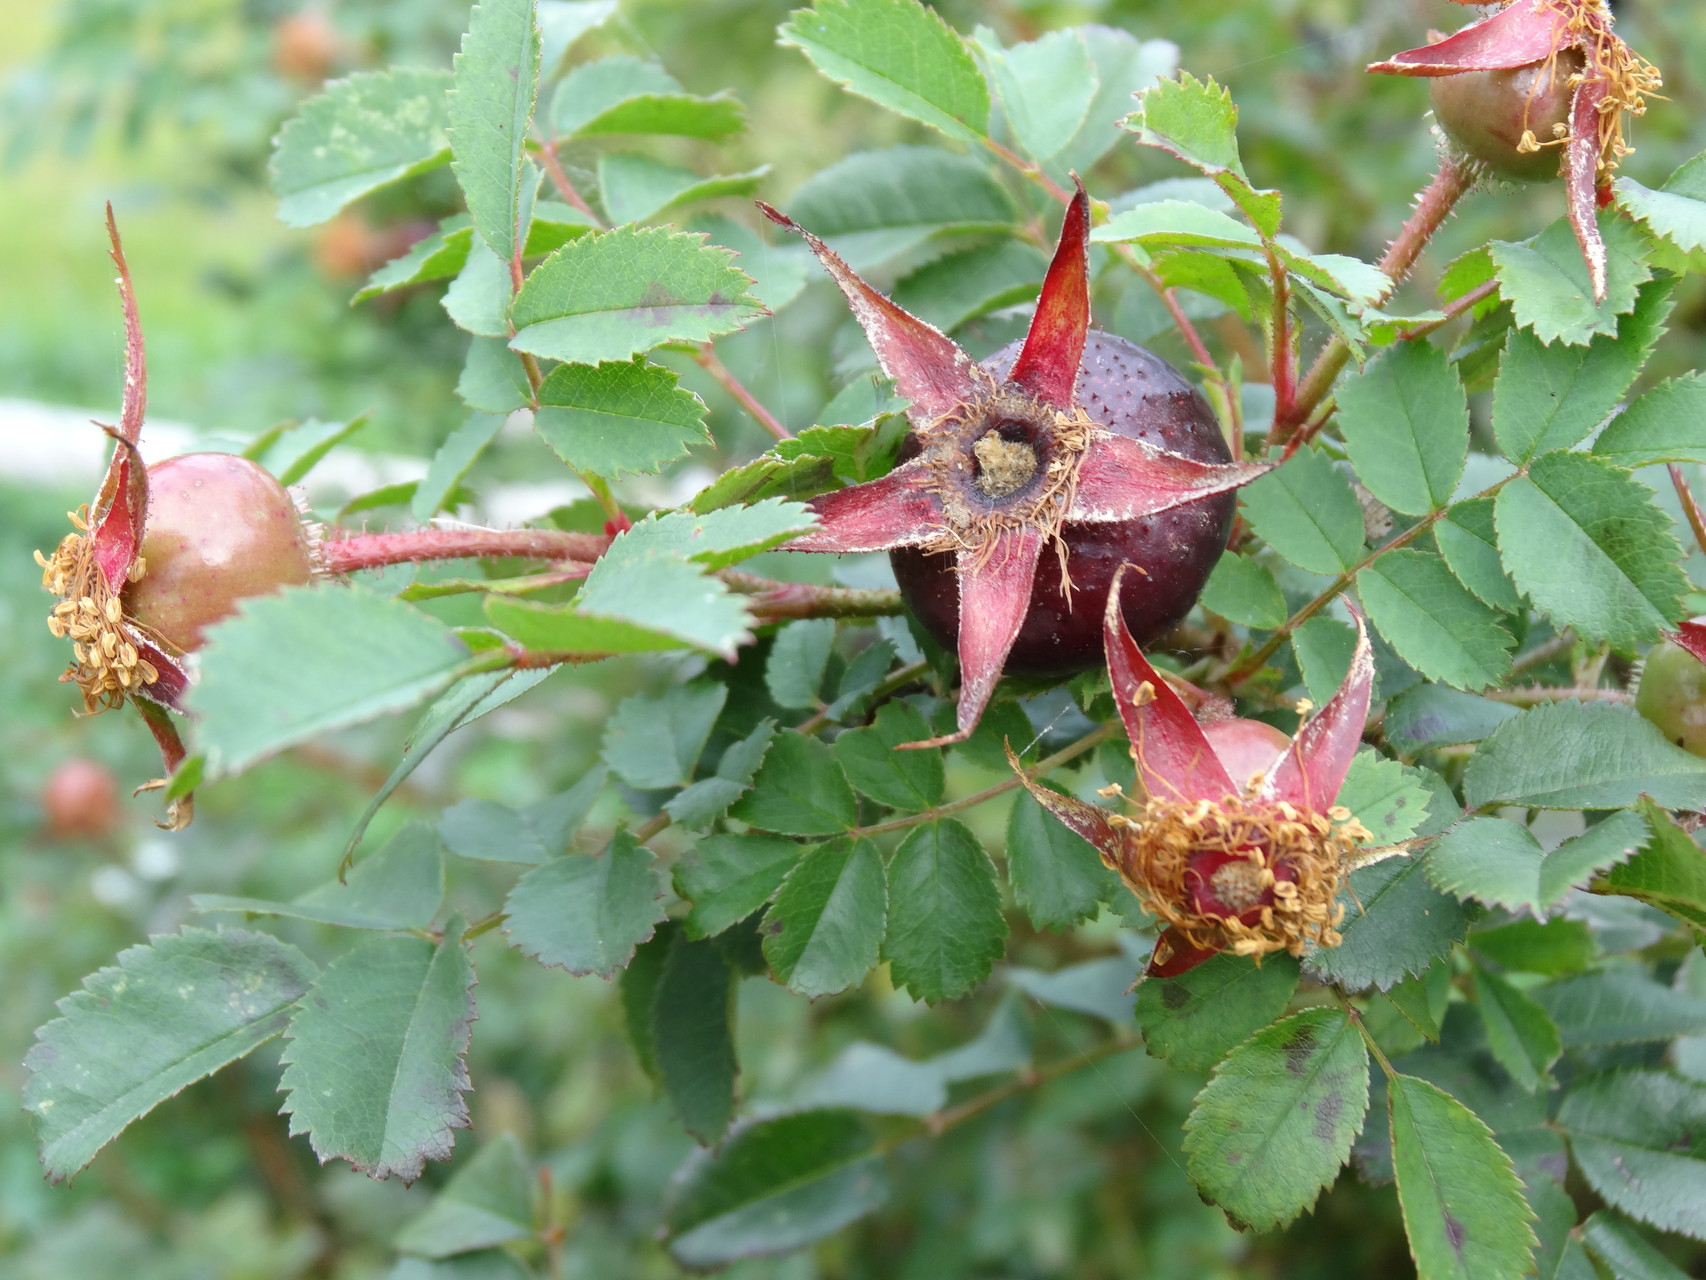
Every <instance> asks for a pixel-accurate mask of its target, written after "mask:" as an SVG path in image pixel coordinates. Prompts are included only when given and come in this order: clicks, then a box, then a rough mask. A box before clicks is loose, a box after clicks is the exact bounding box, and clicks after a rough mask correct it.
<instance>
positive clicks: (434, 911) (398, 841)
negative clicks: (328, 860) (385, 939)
mask: <svg viewBox="0 0 1706 1280" xmlns="http://www.w3.org/2000/svg"><path fill="white" fill-rule="evenodd" d="M443 901H444V851H443V849H442V848H441V847H440V846H439V842H438V833H437V832H435V831H434V830H433V829H432V827H431V826H430V825H429V824H427V823H425V822H411V823H408V824H407V825H405V826H403V827H400V828H398V830H397V833H396V834H395V835H394V836H392V837H391V838H390V839H389V840H387V841H386V842H385V843H384V844H383V845H382V846H380V848H379V849H377V850H376V851H375V852H374V853H372V854H370V855H369V856H368V857H365V858H363V859H362V860H361V861H360V862H358V863H356V864H355V867H354V868H353V869H352V870H351V871H350V873H349V875H348V876H347V878H346V879H345V880H344V881H342V882H340V881H338V880H333V881H331V882H330V883H328V884H323V885H321V886H320V887H319V888H317V889H314V890H311V891H310V892H308V893H306V894H304V895H303V896H302V897H300V898H298V899H297V900H296V901H295V902H268V901H266V900H264V899H261V898H234V897H228V896H226V895H225V894H222V893H198V894H194V895H192V896H191V898H190V902H191V904H192V905H193V906H194V907H195V909H196V910H197V911H247V912H250V913H251V914H254V915H267V916H288V917H290V918H291V919H295V920H312V921H315V922H316V923H318V924H329V925H333V926H335V927H337V928H342V929H384V930H391V929H425V928H428V927H429V926H431V924H432V922H433V921H434V920H435V919H437V917H438V908H439V905H440V904H441V903H442V902H443Z"/></svg>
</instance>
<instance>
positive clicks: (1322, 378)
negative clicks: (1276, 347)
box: [1269, 158, 1474, 444]
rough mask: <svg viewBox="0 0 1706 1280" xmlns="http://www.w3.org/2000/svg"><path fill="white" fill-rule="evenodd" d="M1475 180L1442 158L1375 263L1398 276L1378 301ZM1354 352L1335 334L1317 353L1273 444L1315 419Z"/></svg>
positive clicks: (1278, 420)
mask: <svg viewBox="0 0 1706 1280" xmlns="http://www.w3.org/2000/svg"><path fill="white" fill-rule="evenodd" d="M1473 185H1474V179H1473V178H1472V177H1471V176H1470V175H1469V174H1468V173H1467V172H1465V171H1464V170H1463V169H1462V168H1461V167H1459V166H1458V165H1457V164H1455V163H1453V162H1452V161H1451V160H1450V159H1449V158H1442V159H1441V160H1440V162H1439V168H1438V169H1437V170H1436V171H1435V172H1434V176H1433V181H1431V182H1430V183H1428V185H1427V187H1426V188H1425V189H1424V190H1423V191H1422V193H1421V195H1419V196H1417V197H1416V203H1415V207H1414V208H1412V209H1411V210H1410V216H1409V217H1408V218H1407V219H1405V221H1404V225H1403V227H1402V228H1400V229H1399V232H1398V234H1397V236H1396V237H1395V238H1394V239H1393V241H1392V243H1391V244H1389V245H1387V246H1386V252H1385V253H1384V254H1383V255H1381V258H1380V261H1379V262H1378V263H1376V264H1375V265H1376V266H1378V267H1379V268H1380V269H1381V270H1382V271H1383V272H1385V273H1386V275H1387V276H1388V277H1389V278H1390V279H1391V281H1392V284H1391V286H1390V287H1389V288H1388V289H1387V290H1386V291H1385V292H1384V293H1382V294H1381V295H1380V297H1378V298H1376V299H1375V300H1374V301H1375V303H1376V305H1378V304H1380V303H1382V302H1385V301H1386V299H1387V298H1389V297H1391V296H1392V293H1393V291H1394V290H1396V289H1397V287H1398V285H1399V284H1400V283H1402V282H1403V280H1404V277H1405V276H1407V275H1409V274H1410V268H1411V267H1413V266H1415V265H1416V259H1417V258H1419V257H1420V256H1421V253H1422V250H1423V249H1425V248H1426V247H1427V244H1428V241H1429V240H1431V239H1432V238H1433V235H1434V232H1436V231H1438V230H1439V229H1440V227H1442V226H1444V225H1445V220H1446V219H1447V218H1449V217H1450V216H1451V211H1452V210H1453V209H1455V208H1456V207H1457V202H1458V201H1459V200H1461V199H1462V198H1463V196H1464V194H1465V193H1466V192H1467V191H1468V190H1469V188H1470V187H1471V186H1473ZM1350 357H1351V349H1350V347H1349V346H1347V345H1346V344H1345V340H1344V339H1343V338H1339V337H1336V336H1335V337H1334V338H1333V339H1332V341H1330V342H1329V343H1328V344H1327V345H1326V346H1325V347H1323V348H1321V354H1320V355H1318V356H1316V357H1315V363H1314V364H1313V365H1312V366H1310V369H1309V372H1308V374H1307V375H1306V376H1305V377H1304V379H1303V382H1302V384H1301V385H1300V386H1299V387H1298V390H1297V396H1296V398H1295V399H1294V400H1293V401H1292V404H1291V408H1290V411H1289V412H1288V413H1286V414H1285V415H1284V416H1283V417H1282V416H1280V414H1278V413H1277V412H1276V413H1275V415H1274V425H1273V431H1272V432H1271V434H1270V438H1269V442H1270V443H1271V444H1284V443H1286V441H1287V440H1289V439H1290V438H1291V436H1292V435H1293V434H1294V433H1295V432H1296V431H1297V430H1298V428H1299V427H1301V426H1302V425H1303V424H1304V423H1306V422H1308V421H1309V419H1310V418H1311V417H1312V416H1313V415H1314V413H1315V409H1316V406H1317V405H1319V404H1320V403H1321V401H1323V400H1324V399H1326V397H1327V395H1328V393H1329V392H1331V391H1332V389H1333V383H1334V382H1335V381H1336V380H1337V379H1338V376H1339V371H1340V370H1341V369H1343V368H1344V367H1345V362H1346V361H1347V360H1349V359H1350Z"/></svg>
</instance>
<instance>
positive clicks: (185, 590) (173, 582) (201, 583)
mask: <svg viewBox="0 0 1706 1280" xmlns="http://www.w3.org/2000/svg"><path fill="white" fill-rule="evenodd" d="M142 559H143V562H144V564H145V565H146V571H145V572H144V574H143V576H142V579H141V581H139V582H134V583H132V584H131V585H130V586H128V587H126V588H125V591H124V597H123V599H124V609H125V612H126V613H127V614H128V615H130V616H131V617H132V618H134V619H135V620H136V621H137V622H139V623H141V624H142V625H144V626H146V627H150V628H152V629H153V630H154V631H156V632H157V633H159V634H160V635H161V636H163V637H164V638H165V639H166V640H167V641H168V642H170V643H171V644H173V645H175V646H177V647H178V648H179V649H180V650H182V651H183V652H185V653H188V652H190V651H192V650H194V649H196V648H197V647H199V646H200V644H201V641H202V633H203V631H204V630H205V629H206V628H207V627H209V626H211V625H213V624H214V623H215V622H218V621H219V620H220V619H221V618H225V617H229V616H230V614H231V613H232V612H233V611H234V610H235V609H236V607H237V602H238V601H239V600H244V599H247V598H248V597H249V596H258V595H266V594H267V593H269V592H272V591H276V590H278V589H279V588H280V587H283V586H290V585H293V584H301V583H306V582H307V581H308V580H309V578H310V576H311V573H312V558H311V555H310V550H309V542H308V534H307V531H306V530H305V529H304V528H303V525H302V517H301V515H300V514H299V513H298V512H297V510H296V504H295V503H294V502H292V501H291V500H290V495H289V494H288V493H286V492H285V489H284V486H283V485H281V484H280V483H279V482H278V481H277V480H275V479H274V478H273V477H272V475H271V474H269V473H268V472H267V471H266V470H265V469H264V468H262V467H260V466H258V465H257V464H255V463H253V462H250V461H249V460H248V459H247V458H240V457H238V456H237V455H236V454H230V453H186V454H181V455H179V456H178V457H175V458H167V459H165V460H164V461H161V462H156V463H155V464H154V465H153V466H151V467H149V468H148V522H147V527H146V532H145V533H144V535H143V539H142Z"/></svg>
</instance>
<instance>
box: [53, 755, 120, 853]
mask: <svg viewBox="0 0 1706 1280" xmlns="http://www.w3.org/2000/svg"><path fill="white" fill-rule="evenodd" d="M41 807H42V813H43V816H44V817H45V818H46V819H47V831H48V834H49V835H50V836H52V837H53V838H54V839H55V840H103V839H105V838H106V837H108V836H110V835H112V834H113V832H114V831H116V830H117V829H118V826H119V823H120V820H121V814H120V812H119V789H118V780H117V779H116V778H114V777H113V773H112V770H111V769H109V768H107V766H106V765H104V764H101V763H100V762H99V761H97V760H90V759H88V758H87V757H84V756H71V757H70V758H69V759H66V760H61V761H60V762H59V763H58V764H57V765H55V766H54V769H53V772H52V773H50V774H48V776H47V781H46V782H45V783H44V784H43V785H42V792H41Z"/></svg>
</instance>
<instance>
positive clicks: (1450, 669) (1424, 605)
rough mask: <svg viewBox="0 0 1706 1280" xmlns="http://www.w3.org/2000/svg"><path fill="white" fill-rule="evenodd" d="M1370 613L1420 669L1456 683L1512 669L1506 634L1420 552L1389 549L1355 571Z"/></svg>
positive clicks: (1477, 684)
mask: <svg viewBox="0 0 1706 1280" xmlns="http://www.w3.org/2000/svg"><path fill="white" fill-rule="evenodd" d="M1356 588H1357V594H1358V595H1359V596H1361V597H1362V603H1363V607H1364V608H1365V609H1367V610H1368V619H1369V621H1370V622H1372V623H1374V625H1375V627H1376V629H1377V630H1379V632H1380V634H1381V635H1383V636H1385V637H1386V641H1387V643H1388V644H1390V645H1391V646H1392V647H1393V648H1394V649H1395V650H1397V652H1398V656H1399V657H1400V658H1402V659H1404V661H1405V662H1407V663H1409V664H1410V665H1411V666H1412V667H1414V668H1415V669H1416V670H1417V671H1420V672H1421V673H1422V674H1423V675H1424V676H1426V677H1427V678H1428V679H1430V680H1438V681H1441V682H1442V683H1444V684H1449V685H1453V686H1455V687H1457V688H1460V689H1469V690H1474V689H1484V688H1486V687H1487V686H1488V685H1491V684H1497V683H1499V681H1500V680H1501V679H1503V678H1504V674H1505V672H1507V671H1508V670H1510V664H1511V659H1510V650H1511V648H1512V647H1513V646H1514V645H1515V643H1516V642H1515V641H1514V640H1513V639H1512V638H1511V634H1510V632H1508V631H1506V630H1505V629H1504V628H1503V627H1501V626H1500V625H1499V622H1498V615H1496V614H1495V613H1494V612H1493V611H1492V610H1491V609H1489V608H1487V606H1486V605H1484V604H1482V603H1481V602H1480V601H1479V600H1477V599H1476V598H1475V597H1474V596H1472V595H1470V594H1469V592H1468V591H1466V590H1464V588H1463V587H1462V586H1461V585H1460V584H1459V583H1458V581H1457V579H1456V578H1455V577H1454V576H1453V575H1452V572H1451V570H1450V569H1448V568H1446V565H1445V562H1444V561H1443V560H1441V559H1440V558H1439V557H1438V556H1434V555H1429V554H1428V553H1427V552H1425V551H1413V550H1410V549H1409V548H1405V549H1402V550H1399V551H1389V552H1387V553H1386V554H1385V555H1383V556H1381V557H1380V558H1379V559H1378V560H1376V561H1375V562H1374V563H1373V564H1371V565H1369V566H1368V568H1366V569H1364V570H1362V572H1360V573H1358V574H1357V576H1356Z"/></svg>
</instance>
